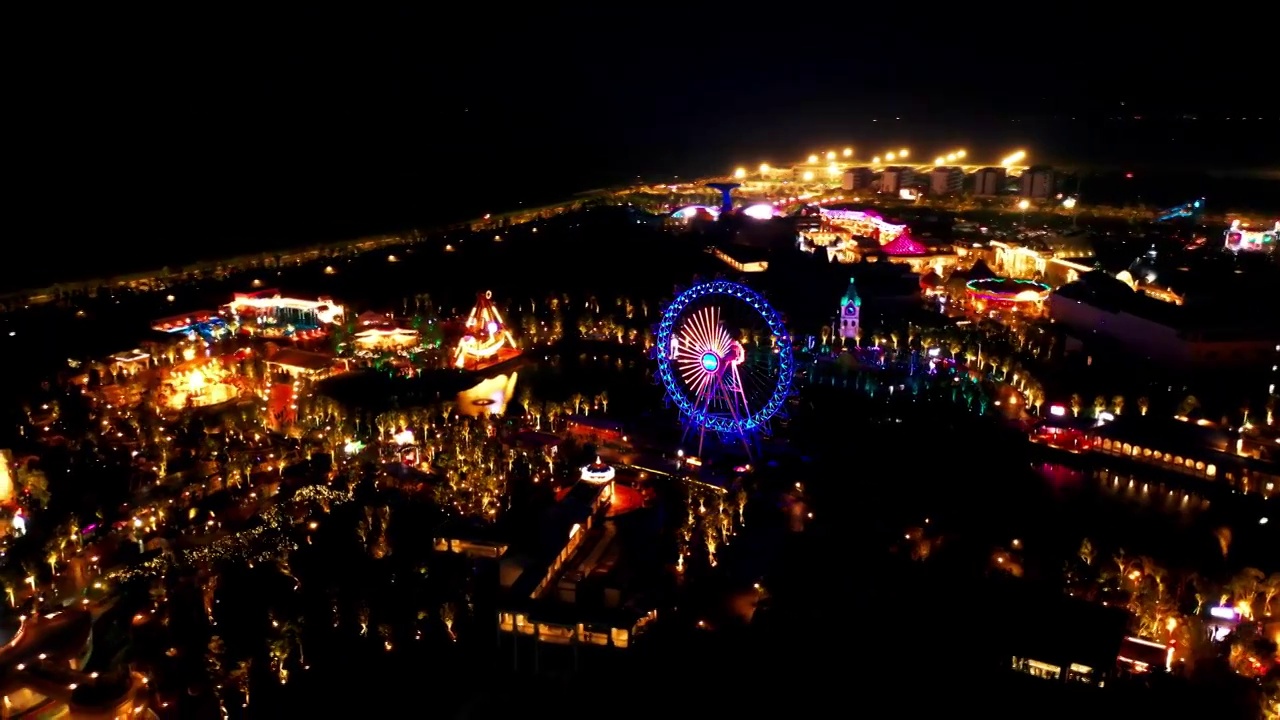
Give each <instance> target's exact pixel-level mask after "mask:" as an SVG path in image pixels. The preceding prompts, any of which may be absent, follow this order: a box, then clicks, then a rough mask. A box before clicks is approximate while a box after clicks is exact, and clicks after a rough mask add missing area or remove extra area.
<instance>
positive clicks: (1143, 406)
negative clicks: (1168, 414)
mask: <svg viewBox="0 0 1280 720" xmlns="http://www.w3.org/2000/svg"><path fill="white" fill-rule="evenodd" d="M1150 408H1151V401H1150V400H1149V399H1147V396H1146V395H1143V396H1142V397H1140V398H1138V414H1139V415H1146V414H1147V410H1149V409H1150Z"/></svg>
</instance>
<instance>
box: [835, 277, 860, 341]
mask: <svg viewBox="0 0 1280 720" xmlns="http://www.w3.org/2000/svg"><path fill="white" fill-rule="evenodd" d="M861 314H862V297H860V296H859V295H858V288H857V287H855V286H854V283H853V278H849V289H848V290H845V291H844V297H842V298H840V337H841V338H842V339H844V340H846V341H848V340H853V341H855V342H856V341H857V339H858V334H859V332H858V330H859V327H860V325H859V316H860V315H861Z"/></svg>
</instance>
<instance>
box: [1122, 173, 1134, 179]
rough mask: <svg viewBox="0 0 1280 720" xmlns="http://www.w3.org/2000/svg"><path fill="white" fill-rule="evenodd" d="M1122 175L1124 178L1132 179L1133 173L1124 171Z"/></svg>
mask: <svg viewBox="0 0 1280 720" xmlns="http://www.w3.org/2000/svg"><path fill="white" fill-rule="evenodd" d="M1124 176H1125V177H1126V178H1128V179H1129V180H1132V179H1133V173H1125V174H1124Z"/></svg>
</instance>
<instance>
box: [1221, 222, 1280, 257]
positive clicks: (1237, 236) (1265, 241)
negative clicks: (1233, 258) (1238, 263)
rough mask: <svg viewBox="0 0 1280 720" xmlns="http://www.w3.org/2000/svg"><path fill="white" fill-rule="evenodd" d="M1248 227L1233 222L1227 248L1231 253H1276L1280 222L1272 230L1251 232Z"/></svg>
mask: <svg viewBox="0 0 1280 720" xmlns="http://www.w3.org/2000/svg"><path fill="white" fill-rule="evenodd" d="M1248 227H1249V226H1248V225H1245V224H1243V223H1241V222H1240V221H1239V220H1232V221H1231V227H1230V228H1228V229H1227V236H1226V248H1227V249H1228V250H1230V251H1231V252H1274V251H1275V249H1276V243H1277V241H1278V240H1280V220H1277V221H1276V224H1275V227H1273V228H1271V229H1270V230H1249V229H1248Z"/></svg>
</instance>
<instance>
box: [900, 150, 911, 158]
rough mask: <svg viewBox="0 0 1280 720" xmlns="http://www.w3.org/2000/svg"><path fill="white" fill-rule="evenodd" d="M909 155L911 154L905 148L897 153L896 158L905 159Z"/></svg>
mask: <svg viewBox="0 0 1280 720" xmlns="http://www.w3.org/2000/svg"><path fill="white" fill-rule="evenodd" d="M910 154H911V151H910V150H908V149H906V148H902V149H901V150H899V151H898V157H900V158H905V157H906V156H908V155H910Z"/></svg>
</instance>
